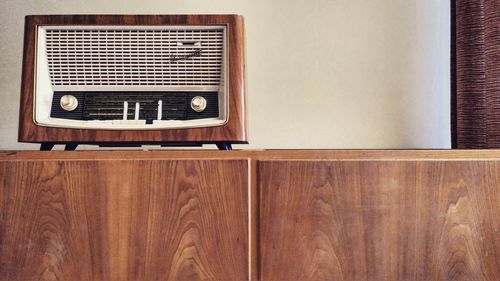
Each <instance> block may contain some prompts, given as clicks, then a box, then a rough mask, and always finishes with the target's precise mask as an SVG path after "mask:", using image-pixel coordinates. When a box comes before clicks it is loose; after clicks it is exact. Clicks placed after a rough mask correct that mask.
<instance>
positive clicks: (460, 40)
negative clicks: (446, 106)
mask: <svg viewBox="0 0 500 281" xmlns="http://www.w3.org/2000/svg"><path fill="white" fill-rule="evenodd" d="M451 15H452V23H451V27H452V32H451V37H452V48H451V62H452V67H451V77H452V81H451V82H452V85H451V90H452V96H451V98H452V99H451V112H452V116H451V121H452V122H451V125H452V146H453V147H454V148H500V0H451Z"/></svg>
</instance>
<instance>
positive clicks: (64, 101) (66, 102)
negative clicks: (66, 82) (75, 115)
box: [60, 95, 78, 111]
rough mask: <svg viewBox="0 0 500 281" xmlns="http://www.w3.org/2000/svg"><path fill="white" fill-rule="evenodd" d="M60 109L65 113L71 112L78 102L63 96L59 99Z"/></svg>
mask: <svg viewBox="0 0 500 281" xmlns="http://www.w3.org/2000/svg"><path fill="white" fill-rule="evenodd" d="M60 104H61V107H62V109H64V110H66V111H73V110H75V109H76V108H77V107H78V100H77V99H76V98H75V96H72V95H64V96H62V97H61V102H60Z"/></svg>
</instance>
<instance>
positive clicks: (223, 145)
mask: <svg viewBox="0 0 500 281" xmlns="http://www.w3.org/2000/svg"><path fill="white" fill-rule="evenodd" d="M84 144H86V145H98V146H99V147H142V146H143V145H159V146H161V147H201V146H203V145H204V144H206V143H201V142H165V143H159V142H153V143H144V142H105V143H77V142H69V143H53V142H43V143H41V144H40V151H50V150H52V149H53V148H54V146H56V145H64V150H68V151H73V150H76V148H77V147H78V145H84ZM215 145H216V146H217V148H218V149H219V150H233V147H232V145H231V143H228V142H216V143H215Z"/></svg>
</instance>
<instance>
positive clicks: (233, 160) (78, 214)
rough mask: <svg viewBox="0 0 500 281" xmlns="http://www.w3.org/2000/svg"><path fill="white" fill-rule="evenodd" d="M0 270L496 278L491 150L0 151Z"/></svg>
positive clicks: (286, 278)
mask: <svg viewBox="0 0 500 281" xmlns="http://www.w3.org/2000/svg"><path fill="white" fill-rule="evenodd" d="M0 280H2V281H4V280H5V281H11V280H12V281H14V280H19V281H27V280H82V281H83V280H85V281H90V280H103V281H104V280H106V281H108V280H111V281H124V280H133V281H139V280H148V281H149V280H152V281H156V280H172V281H174V280H175V281H184V280H189V281H193V280H194V281H196V280H214V281H215V280H217V281H225V280H228V281H240V280H242V281H243V280H262V281H295V280H296V281H316V280H318V281H319V280H353V281H357V280H369V281H373V280H425V281H427V280H491V281H497V280H500V151H499V150H487V151H451V150H448V151H432V150H431V151H425V150H421V151H362V150H360V151H357V150H353V151H342V150H338V151H337V150H312V151H300V150H295V151H292V150H283V151H206V150H205V151H98V152H96V151H75V152H63V151H59V152H58V151H52V152H0Z"/></svg>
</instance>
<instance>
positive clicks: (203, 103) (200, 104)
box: [191, 96, 207, 112]
mask: <svg viewBox="0 0 500 281" xmlns="http://www.w3.org/2000/svg"><path fill="white" fill-rule="evenodd" d="M191 108H192V109H193V110H194V111H196V112H202V111H203V110H205V108H207V100H206V99H205V98H204V97H200V96H196V97H194V98H192V99H191Z"/></svg>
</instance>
